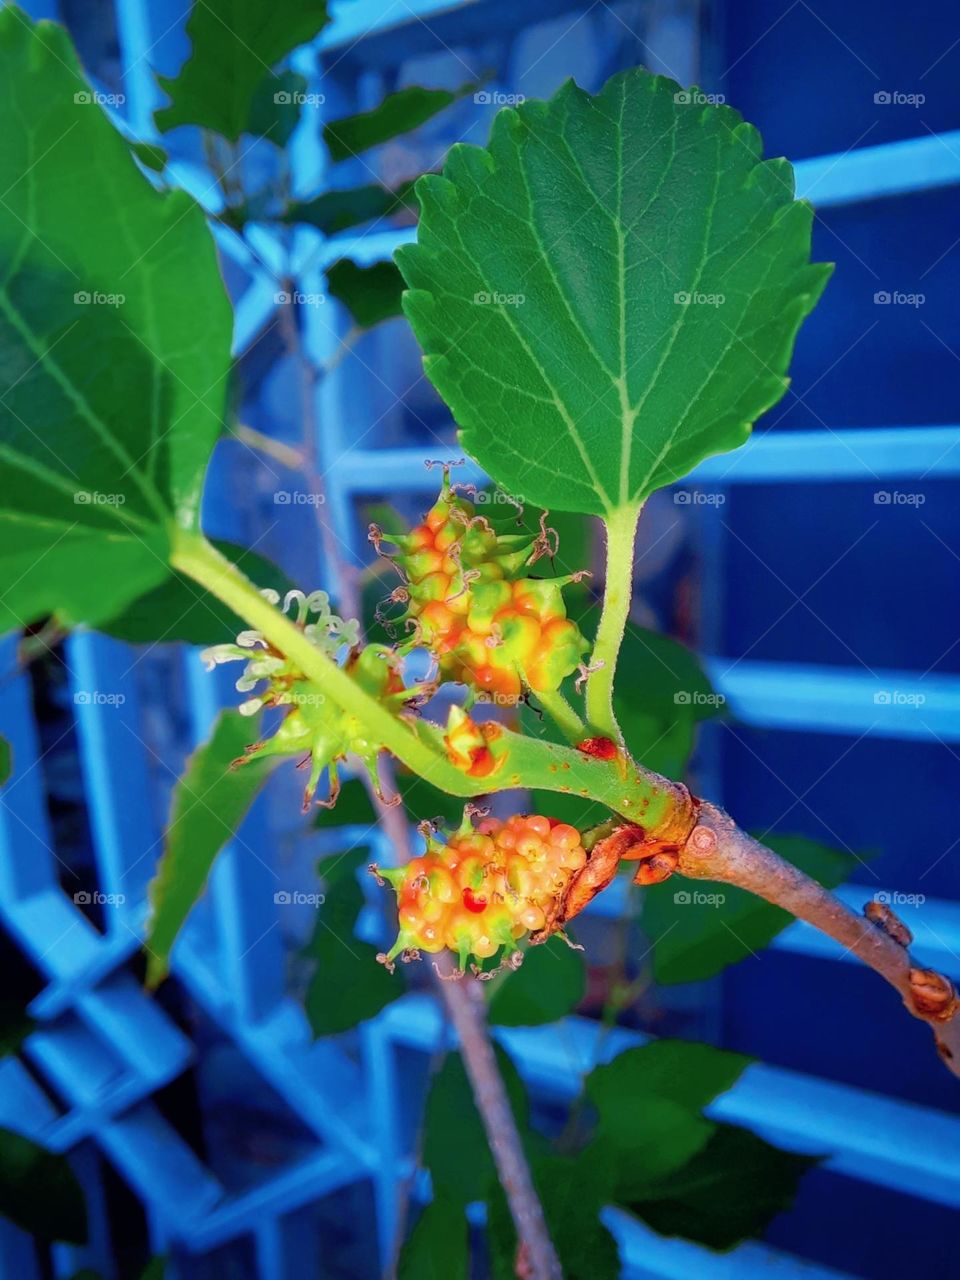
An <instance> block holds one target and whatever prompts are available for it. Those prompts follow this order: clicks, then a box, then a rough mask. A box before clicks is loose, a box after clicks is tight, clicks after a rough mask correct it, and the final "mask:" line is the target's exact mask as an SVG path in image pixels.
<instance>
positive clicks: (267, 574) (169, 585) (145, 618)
mask: <svg viewBox="0 0 960 1280" xmlns="http://www.w3.org/2000/svg"><path fill="white" fill-rule="evenodd" d="M211 541H212V542H213V544H214V546H215V547H216V548H217V550H218V551H220V552H222V554H223V555H225V556H226V557H227V559H228V560H230V561H232V563H233V564H235V565H236V566H237V567H238V568H239V569H241V570H242V571H243V572H244V573H245V574H246V575H247V577H248V578H250V580H251V581H252V582H255V583H256V584H257V586H258V587H260V588H263V587H272V588H273V589H274V590H275V591H279V593H280V595H281V596H283V595H285V594H286V592H287V591H289V590H290V589H291V587H292V586H293V584H292V583H291V581H290V579H289V578H288V577H287V575H286V574H285V573H284V572H283V570H282V569H280V568H278V567H277V565H275V564H273V563H272V562H271V561H270V560H267V559H265V558H264V557H263V556H261V555H258V554H257V553H256V552H255V551H248V550H246V549H245V548H243V547H240V546H237V545H236V544H235V543H232V542H224V541H223V540H222V539H217V538H214V539H211ZM246 627H247V624H246V622H245V621H243V619H241V618H240V617H238V615H237V614H235V613H234V612H233V610H232V609H229V608H228V607H227V606H226V605H225V604H222V603H221V602H220V601H219V600H217V599H216V597H215V596H212V595H209V594H208V593H207V592H205V591H204V590H203V589H202V588H201V587H198V586H197V584H196V583H195V582H193V581H192V580H191V579H190V578H187V577H184V575H183V574H180V573H171V575H170V576H169V577H168V578H167V579H166V580H165V581H164V582H162V583H160V585H159V586H158V587H154V589H153V590H152V591H148V592H147V594H146V595H144V596H140V598H139V599H137V600H134V601H133V602H132V603H131V604H129V605H127V607H126V608H125V609H124V611H123V612H122V613H121V614H119V615H118V616H117V617H115V618H111V619H109V621H107V622H101V623H100V626H99V628H98V630H100V631H104V632H106V634H107V635H110V636H115V637H116V638H117V639H118V640H125V641H127V643H128V644H158V643H165V644H172V643H174V642H176V641H182V642H184V643H186V644H221V643H224V642H226V641H230V640H232V639H233V638H234V637H235V636H236V635H237V634H238V633H239V632H240V631H243V630H245V629H246Z"/></svg>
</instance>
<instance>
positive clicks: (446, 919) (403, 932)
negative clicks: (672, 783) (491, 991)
mask: <svg viewBox="0 0 960 1280" xmlns="http://www.w3.org/2000/svg"><path fill="white" fill-rule="evenodd" d="M586 861H587V854H586V851H585V850H584V848H583V845H582V844H581V842H580V832H579V831H577V829H576V828H575V827H571V826H568V825H567V824H566V823H563V822H557V821H555V820H554V819H553V818H544V817H541V816H540V815H538V814H529V815H527V814H515V815H514V816H513V817H510V818H507V819H506V821H504V822H501V821H500V820H499V819H498V818H483V819H482V820H481V821H480V822H478V823H477V825H476V826H475V827H474V825H473V822H472V819H471V817H470V811H469V809H468V811H467V814H466V815H465V816H464V820H463V824H462V825H461V827H460V828H459V830H458V831H457V832H456V833H455V834H454V835H452V836H451V837H450V838H449V839H448V840H447V842H446V843H445V844H444V843H442V842H441V841H440V840H438V839H437V838H436V837H435V836H434V835H433V834H431V835H429V837H428V840H427V850H426V852H425V853H424V854H423V856H422V857H419V858H414V859H413V860H412V861H410V862H408V863H407V865H406V866H404V867H396V868H380V867H377V866H376V865H374V866H372V867H371V868H370V869H371V871H372V872H373V873H374V874H375V875H376V876H378V877H379V878H381V879H382V880H388V881H389V882H390V884H391V885H392V886H393V888H394V889H395V890H396V893H397V906H398V913H399V934H398V936H397V940H396V942H395V943H394V945H393V947H391V949H390V951H389V952H387V953H386V954H384V955H381V956H379V957H378V958H379V959H380V960H381V961H382V963H384V964H385V965H387V967H388V968H390V969H392V967H393V961H394V960H395V958H396V957H397V956H398V955H399V956H402V958H403V959H404V960H412V959H417V958H418V955H419V953H420V952H421V951H425V952H428V953H434V952H438V951H443V950H444V949H445V948H447V949H449V950H450V951H453V952H455V953H456V954H457V956H458V957H459V960H460V968H461V970H463V969H464V968H465V967H466V963H467V961H468V959H469V958H470V957H471V956H473V957H475V959H477V960H486V959H488V958H489V957H490V956H493V955H495V954H496V952H498V951H499V950H500V949H501V948H503V954H504V958H505V959H507V958H509V957H510V956H511V955H513V954H514V953H516V952H517V951H518V950H519V948H518V946H517V941H518V939H520V938H522V937H523V936H524V935H525V934H527V933H537V932H539V931H541V930H543V929H545V928H546V927H548V926H549V925H551V924H552V923H553V921H554V920H555V918H556V914H557V908H558V906H559V904H560V902H561V901H562V899H563V896H564V894H565V893H566V890H567V888H568V886H569V885H570V882H571V880H572V879H573V877H574V876H575V875H576V874H577V873H578V872H579V871H580V870H581V869H582V868H583V867H584V865H585V863H586Z"/></svg>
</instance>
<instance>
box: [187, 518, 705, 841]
mask: <svg viewBox="0 0 960 1280" xmlns="http://www.w3.org/2000/svg"><path fill="white" fill-rule="evenodd" d="M171 563H172V565H173V567H174V568H175V569H177V570H179V571H180V572H181V573H184V574H186V575H187V577H189V578H192V579H193V580H194V582H197V583H199V585H200V586H201V587H203V588H205V590H207V591H209V592H210V593H211V595H215V596H216V597H217V599H218V600H222V601H223V602H224V604H226V605H229V607H230V608H231V609H232V610H233V611H234V613H236V614H238V615H239V616H240V617H241V618H243V619H245V621H246V622H247V623H249V625H250V626H251V627H253V628H255V629H256V630H257V631H259V632H261V634H262V635H263V636H264V637H265V638H266V639H267V640H269V641H270V643H271V644H272V645H273V646H274V648H275V649H277V650H278V651H279V652H280V653H283V654H285V655H286V656H287V657H288V658H289V659H290V660H291V661H293V662H294V663H296V665H297V666H298V667H299V669H300V670H301V671H302V672H303V674H304V676H305V677H306V678H307V679H308V680H312V681H314V683H315V684H317V685H318V686H319V687H320V688H321V689H322V690H323V692H324V693H325V694H326V695H327V696H328V697H330V698H331V699H332V700H333V701H334V702H335V703H336V704H337V706H338V707H341V708H343V710H345V711H349V712H351V713H352V714H353V715H355V716H357V717H358V719H360V720H361V721H363V722H364V724H365V725H366V727H367V728H368V730H369V733H370V737H371V739H372V740H374V741H375V742H378V743H380V744H381V746H382V747H383V748H384V749H386V750H387V751H389V752H391V753H392V754H393V755H395V756H396V757H397V759H398V760H402V761H403V763H404V764H405V765H407V766H408V767H409V768H410V769H412V770H413V771H414V772H415V773H417V774H419V776H420V777H421V778H425V779H426V780H427V781H428V782H432V783H433V784H434V786H437V787H439V788H440V789H441V791H447V792H449V793H450V795H455V796H464V797H472V796H476V795H478V794H483V793H486V792H489V791H504V790H513V789H530V788H532V789H535V790H536V789H540V790H546V791H561V792H566V793H568V794H571V795H578V796H582V797H584V798H585V799H587V798H589V799H593V800H596V801H597V802H598V803H599V804H603V805H606V806H607V808H608V809H611V810H613V812H614V813H619V814H622V815H623V816H624V817H625V818H628V819H630V820H631V821H634V822H636V821H639V822H642V824H643V826H644V827H645V828H646V829H647V831H648V832H650V833H651V834H653V835H656V834H662V833H664V832H667V833H671V838H675V835H674V834H673V833H675V832H676V831H681V832H682V834H683V836H684V838H685V837H686V834H687V831H688V830H689V826H690V823H691V821H692V812H691V802H690V797H689V794H688V793H687V791H686V789H685V788H684V787H681V786H679V785H678V784H676V783H673V782H669V781H668V780H667V779H666V778H661V777H660V776H659V775H657V774H655V773H651V772H650V771H649V770H648V769H644V768H642V767H641V766H639V765H636V764H634V763H633V762H632V761H629V762H627V761H619V762H615V761H603V760H594V759H591V758H590V757H588V756H585V755H583V754H581V752H579V751H573V750H571V749H570V748H569V747H562V746H558V745H557V744H556V743H553V742H543V741H541V740H538V739H535V738H528V737H525V736H524V735H523V734H517V733H511V732H510V731H509V730H507V729H504V730H503V732H502V734H501V735H500V737H499V738H498V739H497V741H498V743H499V745H500V749H502V751H503V753H504V763H503V766H502V767H501V769H500V771H499V772H498V773H496V774H494V775H492V776H490V777H487V778H484V779H483V780H482V781H480V780H478V779H475V778H471V777H470V776H469V775H468V774H466V773H463V772H461V771H460V769H458V768H457V767H456V766H455V765H452V764H451V763H450V762H449V761H448V760H447V759H446V756H445V754H444V744H443V730H442V729H441V728H440V726H439V725H435V724H432V723H431V722H430V721H429V720H418V721H414V722H413V723H411V722H410V721H409V720H406V719H403V718H401V717H400V716H396V715H394V714H393V713H392V712H390V711H388V710H387V708H386V707H384V706H383V705H382V704H381V703H380V702H378V701H377V699H376V698H373V697H371V696H370V694H368V693H366V692H365V691H364V690H363V689H361V688H360V687H359V685H358V684H357V683H356V682H355V681H354V680H353V679H352V677H351V676H349V675H348V674H347V672H346V671H344V669H343V668H342V667H340V666H338V665H337V663H336V662H334V661H333V659H332V658H328V657H327V656H326V654H325V653H322V652H321V651H320V650H319V649H317V648H315V647H314V646H313V645H312V644H311V643H310V641H309V640H308V639H307V638H306V636H305V635H304V634H303V632H302V631H301V630H300V628H299V627H297V626H295V625H294V624H293V623H292V622H291V621H290V619H289V618H287V617H286V616H285V615H284V614H282V613H281V612H280V610H279V609H277V608H276V607H275V606H274V605H272V604H270V603H269V601H267V600H265V599H264V597H263V596H262V595H261V594H260V592H259V591H258V590H257V588H256V587H255V586H254V585H253V583H252V582H251V581H250V580H249V578H247V577H245V576H244V575H243V574H242V573H241V572H240V570H239V569H238V568H237V567H236V566H235V565H233V564H231V563H230V561H229V560H227V559H225V558H224V557H223V556H222V555H221V554H220V552H219V551H217V549H216V548H215V547H212V546H211V545H210V543H209V542H207V540H206V539H205V538H204V537H203V536H202V535H201V534H198V533H193V532H188V531H186V530H179V531H178V532H177V533H176V534H175V537H174V550H173V555H172V556H171Z"/></svg>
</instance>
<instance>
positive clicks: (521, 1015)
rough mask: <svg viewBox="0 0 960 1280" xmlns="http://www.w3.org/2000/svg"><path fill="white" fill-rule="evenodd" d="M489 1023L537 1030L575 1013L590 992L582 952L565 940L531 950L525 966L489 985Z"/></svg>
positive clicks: (529, 948)
mask: <svg viewBox="0 0 960 1280" xmlns="http://www.w3.org/2000/svg"><path fill="white" fill-rule="evenodd" d="M489 985H490V986H491V987H493V991H492V992H491V995H490V1003H489V1006H488V1009H487V1017H488V1021H489V1022H491V1023H492V1024H494V1025H496V1026H501V1027H538V1026H542V1025H543V1024H544V1023H547V1022H556V1020H557V1019H558V1018H565V1017H566V1016H567V1014H568V1013H573V1011H574V1009H576V1007H577V1005H578V1004H579V1003H580V1001H581V1000H582V999H583V997H584V995H585V994H586V990H587V970H586V963H585V961H584V958H583V952H582V951H577V950H575V949H574V948H573V947H568V946H567V944H566V943H565V942H564V941H563V939H562V938H550V939H549V941H547V942H544V943H542V944H541V945H540V946H537V947H528V948H527V950H526V952H525V954H524V957H523V964H522V965H521V966H520V968H519V969H517V970H516V971H514V972H507V973H505V974H503V975H501V976H500V977H498V978H496V979H494V981H493V982H492V983H490V984H489Z"/></svg>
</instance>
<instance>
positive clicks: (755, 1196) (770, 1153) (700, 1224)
mask: <svg viewBox="0 0 960 1280" xmlns="http://www.w3.org/2000/svg"><path fill="white" fill-rule="evenodd" d="M817 1163H818V1158H817V1157H811V1156H803V1155H797V1154H795V1153H794V1152H792V1151H782V1150H780V1149H779V1148H778V1147H774V1146H771V1145H770V1143H769V1142H765V1141H764V1140H763V1139H762V1138H758V1137H757V1135H756V1134H755V1133H751V1132H750V1130H749V1129H742V1128H740V1127H738V1126H737V1125H728V1124H720V1125H717V1126H716V1132H715V1133H714V1135H713V1137H712V1138H711V1139H710V1141H709V1142H708V1143H707V1145H706V1146H705V1147H704V1148H703V1150H702V1151H701V1152H700V1153H699V1154H698V1155H697V1156H695V1157H694V1158H693V1159H692V1160H691V1161H690V1162H689V1164H687V1165H686V1166H685V1167H684V1168H682V1169H678V1170H677V1171H676V1172H675V1173H672V1174H668V1175H667V1176H666V1177H662V1178H659V1179H651V1181H650V1182H649V1183H648V1184H647V1186H646V1187H644V1188H638V1194H637V1195H636V1197H635V1198H634V1199H633V1200H632V1201H629V1202H624V1204H625V1207H627V1208H629V1209H630V1210H631V1212H633V1213H635V1214H636V1215H637V1216H638V1217H639V1218H642V1219H643V1220H644V1222H646V1223H647V1224H648V1225H649V1226H651V1227H653V1229H654V1231H657V1232H659V1233H660V1235H665V1236H682V1237H683V1238H684V1239H686V1240H693V1241H695V1242H696V1243H697V1244H703V1245H706V1246H707V1248H710V1249H717V1250H724V1249H732V1248H733V1247H734V1246H735V1245H737V1244H739V1243H740V1241H741V1240H745V1239H748V1238H750V1237H752V1236H757V1235H760V1234H761V1232H763V1231H764V1230H765V1229H766V1227H767V1226H768V1224H769V1223H770V1221H771V1219H772V1218H774V1217H775V1216H776V1215H777V1214H778V1213H781V1212H783V1211H784V1210H785V1209H789V1208H790V1206H791V1205H792V1204H793V1201H794V1198H795V1196H796V1193H797V1185H798V1183H799V1181H800V1179H801V1178H802V1177H803V1175H804V1174H805V1173H806V1172H808V1170H810V1169H811V1168H812V1167H813V1166H814V1165H816V1164H817Z"/></svg>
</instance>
